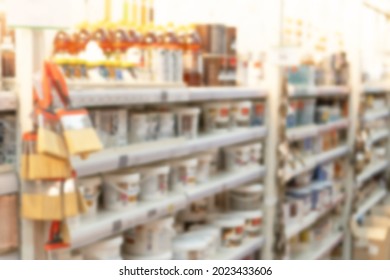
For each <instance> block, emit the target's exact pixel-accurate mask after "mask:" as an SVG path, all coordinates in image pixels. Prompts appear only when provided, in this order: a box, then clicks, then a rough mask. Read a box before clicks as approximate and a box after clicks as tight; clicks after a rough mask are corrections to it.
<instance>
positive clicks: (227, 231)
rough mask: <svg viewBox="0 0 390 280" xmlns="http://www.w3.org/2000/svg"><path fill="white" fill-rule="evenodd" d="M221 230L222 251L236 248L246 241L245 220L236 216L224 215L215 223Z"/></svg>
mask: <svg viewBox="0 0 390 280" xmlns="http://www.w3.org/2000/svg"><path fill="white" fill-rule="evenodd" d="M213 224H214V225H216V226H217V227H219V228H220V234H221V249H226V248H236V247H239V246H240V245H241V244H242V241H243V239H244V234H245V232H244V228H245V219H244V218H242V217H237V216H235V215H234V214H223V215H220V216H219V217H217V219H216V220H214V222H213Z"/></svg>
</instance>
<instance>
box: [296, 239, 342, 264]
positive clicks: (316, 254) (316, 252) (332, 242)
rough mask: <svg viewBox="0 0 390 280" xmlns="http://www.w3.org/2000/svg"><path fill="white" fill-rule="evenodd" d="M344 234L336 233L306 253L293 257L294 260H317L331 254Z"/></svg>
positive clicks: (314, 245)
mask: <svg viewBox="0 0 390 280" xmlns="http://www.w3.org/2000/svg"><path fill="white" fill-rule="evenodd" d="M343 236H344V234H343V233H342V232H334V233H332V234H330V235H329V236H328V237H326V238H325V239H324V240H322V241H321V242H320V243H316V244H313V245H312V246H311V247H310V248H309V249H308V250H305V252H303V253H301V254H298V255H295V256H293V258H292V259H294V260H317V259H320V258H321V257H323V256H324V255H326V254H327V253H329V252H330V251H331V250H332V249H333V248H334V247H336V246H337V244H339V243H340V242H341V240H342V239H343Z"/></svg>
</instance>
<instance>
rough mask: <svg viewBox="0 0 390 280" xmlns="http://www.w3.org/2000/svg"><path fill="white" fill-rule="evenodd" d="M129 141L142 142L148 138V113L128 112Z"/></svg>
mask: <svg viewBox="0 0 390 280" xmlns="http://www.w3.org/2000/svg"><path fill="white" fill-rule="evenodd" d="M129 119H130V121H129V128H128V132H129V142H130V143H142V142H146V141H147V140H148V132H149V126H148V114H146V113H130V114H129Z"/></svg>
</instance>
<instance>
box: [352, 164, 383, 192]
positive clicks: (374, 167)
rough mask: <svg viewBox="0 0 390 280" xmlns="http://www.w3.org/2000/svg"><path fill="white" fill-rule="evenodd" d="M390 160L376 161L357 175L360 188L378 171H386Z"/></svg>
mask: <svg viewBox="0 0 390 280" xmlns="http://www.w3.org/2000/svg"><path fill="white" fill-rule="evenodd" d="M388 166H389V162H388V161H387V160H382V161H378V162H374V163H372V164H370V165H369V166H368V167H366V168H365V169H364V170H363V172H362V173H360V174H359V175H358V177H357V180H356V181H357V186H358V188H360V187H361V186H362V185H363V184H364V182H366V181H367V180H369V179H370V178H372V177H373V176H375V175H377V174H378V173H380V172H382V171H384V170H385V169H386V168H388Z"/></svg>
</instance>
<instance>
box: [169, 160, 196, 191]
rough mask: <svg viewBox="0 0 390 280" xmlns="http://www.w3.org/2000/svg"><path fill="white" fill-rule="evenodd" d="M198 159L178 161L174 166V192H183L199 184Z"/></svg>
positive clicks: (172, 174)
mask: <svg viewBox="0 0 390 280" xmlns="http://www.w3.org/2000/svg"><path fill="white" fill-rule="evenodd" d="M197 172H198V159H196V158H192V159H184V160H178V161H176V162H174V163H173V164H172V173H171V176H172V190H173V191H182V190H183V189H185V188H188V187H192V186H195V185H196V183H197V178H196V177H197Z"/></svg>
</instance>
